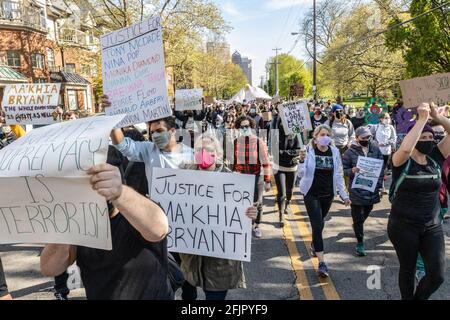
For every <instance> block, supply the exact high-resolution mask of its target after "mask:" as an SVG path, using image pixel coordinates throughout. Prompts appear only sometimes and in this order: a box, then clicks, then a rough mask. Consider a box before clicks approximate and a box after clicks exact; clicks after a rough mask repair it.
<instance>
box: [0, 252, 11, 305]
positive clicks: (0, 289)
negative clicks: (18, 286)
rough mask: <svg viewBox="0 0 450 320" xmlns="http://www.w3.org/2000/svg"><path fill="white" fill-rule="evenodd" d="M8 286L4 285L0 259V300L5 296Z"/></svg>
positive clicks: (3, 273)
mask: <svg viewBox="0 0 450 320" xmlns="http://www.w3.org/2000/svg"><path fill="white" fill-rule="evenodd" d="M8 294H9V292H8V286H7V285H6V279H5V272H4V271H3V265H2V259H1V258H0V298H2V297H4V296H7V295H8Z"/></svg>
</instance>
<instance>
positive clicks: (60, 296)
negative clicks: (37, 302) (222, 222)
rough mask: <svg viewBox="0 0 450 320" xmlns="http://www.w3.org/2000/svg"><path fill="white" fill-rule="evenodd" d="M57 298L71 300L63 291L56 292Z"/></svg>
mask: <svg viewBox="0 0 450 320" xmlns="http://www.w3.org/2000/svg"><path fill="white" fill-rule="evenodd" d="M55 298H56V300H69V298H67V295H65V294H62V293H61V292H55Z"/></svg>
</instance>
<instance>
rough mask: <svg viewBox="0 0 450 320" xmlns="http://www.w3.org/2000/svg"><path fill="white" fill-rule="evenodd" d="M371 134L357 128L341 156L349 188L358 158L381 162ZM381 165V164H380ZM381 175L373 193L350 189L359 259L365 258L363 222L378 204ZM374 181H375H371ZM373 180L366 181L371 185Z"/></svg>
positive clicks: (366, 128) (381, 156) (354, 175)
mask: <svg viewBox="0 0 450 320" xmlns="http://www.w3.org/2000/svg"><path fill="white" fill-rule="evenodd" d="M371 138H372V134H371V132H370V130H369V128H368V127H359V128H358V129H357V130H356V141H355V142H354V143H353V144H352V146H351V147H350V149H348V150H347V151H345V153H344V155H343V156H342V164H343V167H344V174H345V175H346V176H347V177H349V182H350V186H352V183H353V180H354V179H355V177H356V176H357V174H358V173H359V172H361V168H358V166H357V164H358V159H359V158H360V157H365V158H373V159H378V160H380V162H381V161H382V160H383V155H382V153H381V151H380V148H379V147H378V146H377V144H376V143H375V142H373V141H371ZM381 164H382V163H381ZM380 171H381V174H379V175H378V177H376V178H377V179H376V180H377V183H376V186H375V188H374V191H369V190H367V189H362V188H353V187H351V188H350V190H349V191H350V201H351V202H352V204H351V209H352V218H353V230H354V231H355V236H356V240H357V241H358V244H357V246H356V251H355V253H356V255H357V256H359V257H364V256H366V251H365V246H364V222H365V221H366V220H367V218H368V217H369V215H370V213H371V212H372V209H373V206H374V204H376V203H379V202H380V188H381V187H382V184H383V177H384V172H383V170H380ZM373 180H375V179H373ZM373 180H367V181H369V182H370V183H373Z"/></svg>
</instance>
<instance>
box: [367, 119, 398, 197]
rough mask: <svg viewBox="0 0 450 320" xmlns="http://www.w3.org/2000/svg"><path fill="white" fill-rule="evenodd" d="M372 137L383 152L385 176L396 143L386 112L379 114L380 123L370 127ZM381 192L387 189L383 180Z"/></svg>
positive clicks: (393, 129) (384, 192)
mask: <svg viewBox="0 0 450 320" xmlns="http://www.w3.org/2000/svg"><path fill="white" fill-rule="evenodd" d="M370 130H371V132H372V135H373V137H374V138H375V141H376V142H377V143H378V146H379V147H380V150H381V153H382V154H383V161H384V168H385V172H384V175H385V176H386V174H387V170H388V169H389V163H390V158H391V155H392V151H393V148H394V147H395V144H396V143H397V133H396V132H395V128H394V126H393V125H392V124H391V117H390V116H389V114H388V113H382V114H381V115H380V123H379V124H377V125H373V126H371V127H370ZM382 193H383V194H387V191H386V189H385V187H384V181H383V189H382Z"/></svg>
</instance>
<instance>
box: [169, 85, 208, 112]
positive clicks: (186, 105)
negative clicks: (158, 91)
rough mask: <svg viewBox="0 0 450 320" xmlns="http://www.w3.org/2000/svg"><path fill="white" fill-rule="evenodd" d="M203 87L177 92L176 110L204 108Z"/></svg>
mask: <svg viewBox="0 0 450 320" xmlns="http://www.w3.org/2000/svg"><path fill="white" fill-rule="evenodd" d="M202 98H203V89H186V90H177V91H176V92H175V110H177V111H186V110H202V109H203V101H202Z"/></svg>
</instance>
